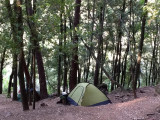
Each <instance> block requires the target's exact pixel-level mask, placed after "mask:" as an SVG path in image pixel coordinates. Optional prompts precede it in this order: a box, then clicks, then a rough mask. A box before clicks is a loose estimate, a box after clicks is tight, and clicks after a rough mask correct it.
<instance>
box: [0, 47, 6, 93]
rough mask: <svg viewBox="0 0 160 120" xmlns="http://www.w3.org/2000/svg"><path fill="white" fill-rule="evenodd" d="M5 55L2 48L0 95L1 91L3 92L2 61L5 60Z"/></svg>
mask: <svg viewBox="0 0 160 120" xmlns="http://www.w3.org/2000/svg"><path fill="white" fill-rule="evenodd" d="M5 53H6V47H5V48H4V50H3V54H2V57H1V63H0V64H1V66H0V94H2V91H3V87H2V86H3V73H2V72H3V65H4V60H5Z"/></svg>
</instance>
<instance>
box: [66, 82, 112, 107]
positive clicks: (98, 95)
mask: <svg viewBox="0 0 160 120" xmlns="http://www.w3.org/2000/svg"><path fill="white" fill-rule="evenodd" d="M67 99H68V102H69V103H70V104H72V105H76V106H78V105H79V106H98V105H105V104H108V103H111V101H110V100H109V99H108V98H107V97H106V96H105V95H104V94H103V93H102V92H101V91H100V90H99V89H98V88H97V87H95V86H94V85H93V84H90V83H79V84H78V85H77V86H76V87H75V88H74V89H73V90H72V91H71V93H70V94H69V95H68V98H67Z"/></svg>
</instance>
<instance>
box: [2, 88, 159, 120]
mask: <svg viewBox="0 0 160 120" xmlns="http://www.w3.org/2000/svg"><path fill="white" fill-rule="evenodd" d="M137 95H138V98H137V99H133V94H132V91H123V92H120V90H116V91H113V92H112V93H110V94H109V95H108V97H109V98H110V100H111V101H112V104H108V105H102V106H97V107H81V106H72V105H62V104H56V102H57V101H58V100H59V98H55V99H53V98H48V99H45V100H42V101H39V102H37V103H36V109H35V110H33V109H32V106H30V110H29V111H23V110H22V104H21V102H17V101H12V100H11V99H8V98H6V97H5V96H4V95H0V120H160V95H158V94H157V93H156V92H155V89H154V87H144V88H140V89H138V90H137Z"/></svg>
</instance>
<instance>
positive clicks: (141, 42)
mask: <svg viewBox="0 0 160 120" xmlns="http://www.w3.org/2000/svg"><path fill="white" fill-rule="evenodd" d="M146 4H147V0H145V3H144V6H146ZM146 17H147V12H146V11H145V13H144V16H143V18H142V27H141V39H140V43H139V48H138V50H139V51H138V57H137V63H136V70H135V76H134V81H133V93H134V97H135V98H136V97H137V95H136V87H137V80H138V79H139V75H140V63H141V57H142V50H143V42H144V34H145V24H146Z"/></svg>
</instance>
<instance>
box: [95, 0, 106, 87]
mask: <svg viewBox="0 0 160 120" xmlns="http://www.w3.org/2000/svg"><path fill="white" fill-rule="evenodd" d="M102 2H103V3H102V5H101V6H100V15H99V16H100V17H99V28H100V31H99V34H98V36H99V40H98V55H97V60H98V61H102V51H103V49H102V48H103V47H102V46H103V44H102V43H103V22H104V7H105V3H104V1H102ZM98 61H96V69H95V76H94V85H95V86H97V85H98V84H99V70H100V63H99V62H98Z"/></svg>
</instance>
